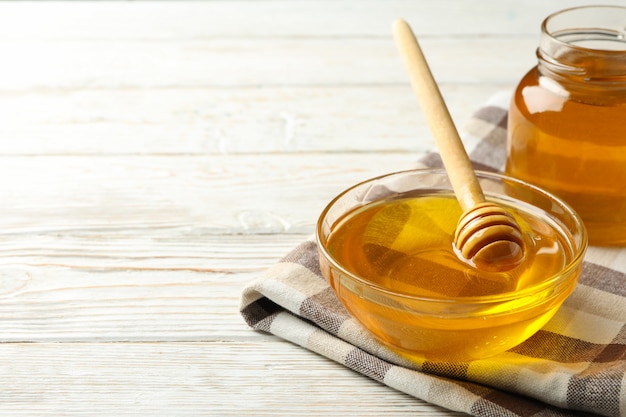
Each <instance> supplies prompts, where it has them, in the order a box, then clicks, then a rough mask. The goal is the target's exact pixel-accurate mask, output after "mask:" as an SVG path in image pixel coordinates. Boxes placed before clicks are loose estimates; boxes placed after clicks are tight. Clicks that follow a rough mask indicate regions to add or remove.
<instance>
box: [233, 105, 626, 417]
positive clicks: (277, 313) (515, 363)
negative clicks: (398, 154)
mask: <svg viewBox="0 0 626 417" xmlns="http://www.w3.org/2000/svg"><path fill="white" fill-rule="evenodd" d="M508 97H509V95H508V94H500V95H497V96H495V97H494V98H493V99H492V100H490V101H489V102H488V103H487V104H486V105H485V106H484V107H483V108H481V109H480V110H479V111H478V112H477V113H476V114H475V115H474V117H473V118H472V119H471V120H470V121H469V123H468V124H467V126H466V127H465V129H464V132H466V133H465V134H464V135H463V138H464V141H465V142H466V145H467V147H468V151H469V153H470V156H471V157H472V160H473V161H475V163H476V166H477V167H479V168H481V169H485V170H492V171H493V170H501V169H502V167H503V165H504V160H505V148H504V146H505V145H504V141H505V132H506V108H507V107H508ZM438 164H440V160H439V159H438V157H437V156H436V155H428V156H427V157H426V158H425V159H424V160H423V161H422V162H421V163H420V166H421V165H425V166H433V165H438ZM241 314H242V315H243V317H244V319H245V320H246V322H247V323H248V324H249V325H250V326H251V327H252V328H254V329H256V330H260V331H265V332H269V333H272V334H275V335H277V336H279V337H281V338H284V339H286V340H289V341H291V342H293V343H296V344H298V345H301V346H303V347H305V348H307V349H310V350H312V351H314V352H317V353H319V354H321V355H324V356H326V357H328V358H331V359H333V360H335V361H337V362H339V363H341V364H343V365H345V366H347V367H349V368H351V369H353V370H355V371H357V372H359V373H361V374H363V375H366V376H368V377H370V378H373V379H375V380H377V381H380V382H381V383H383V384H386V385H388V386H389V387H392V388H395V389H397V390H400V391H402V392H405V393H408V394H410V395H413V396H415V397H417V398H420V399H422V400H425V401H428V402H430V403H433V404H437V405H440V406H442V407H445V408H448V409H450V410H455V411H461V412H465V413H467V414H470V415H474V416H484V417H487V416H489V417H496V416H497V417H501V416H510V417H531V416H534V417H548V416H550V417H556V416H593V415H603V416H621V417H624V416H626V248H625V249H619V248H610V249H609V248H596V247H591V248H589V251H588V253H587V256H586V258H585V264H584V268H583V273H582V276H581V279H580V283H579V285H578V287H577V288H576V290H575V291H574V293H573V294H572V295H571V296H570V297H569V298H568V299H567V300H566V302H565V303H564V305H563V307H562V308H561V309H560V310H559V312H558V313H557V314H556V316H555V317H554V318H553V319H552V320H551V321H550V322H549V323H548V324H546V326H545V327H544V328H543V329H541V330H540V331H539V332H537V333H536V334H535V335H534V336H532V337H531V338H530V339H529V340H527V341H526V342H524V343H522V344H521V345H519V346H517V347H516V348H514V349H511V350H510V351H508V352H505V353H503V354H501V355H498V356H496V357H493V358H490V359H486V360H478V361H472V362H463V363H437V362H429V361H424V362H422V363H410V362H408V361H406V360H405V359H403V358H401V357H399V356H397V355H395V354H394V353H392V352H391V351H389V350H387V349H386V348H385V347H383V346H382V345H381V344H379V343H378V342H377V341H376V340H374V339H373V338H372V337H371V336H370V335H369V333H368V332H367V331H366V330H364V329H363V328H362V327H361V326H360V325H359V324H358V323H356V321H355V320H354V319H352V318H351V317H350V316H349V315H348V313H347V312H346V311H345V310H344V309H343V307H342V306H341V305H340V303H339V301H338V300H337V298H336V297H335V295H334V293H333V291H332V289H331V288H330V287H329V286H328V284H327V283H326V281H325V279H324V278H323V277H322V276H321V272H320V269H319V264H318V258H317V247H316V244H315V242H314V241H313V239H310V240H307V241H305V242H303V243H302V244H300V245H299V246H298V247H296V248H294V249H293V250H292V252H291V253H289V254H288V255H287V256H286V257H285V258H284V259H283V260H281V261H280V262H279V263H278V264H276V265H274V266H273V267H271V268H270V269H269V270H268V271H267V272H266V273H265V274H264V275H263V277H261V278H260V279H258V280H256V281H254V282H252V283H250V284H249V285H248V286H246V287H245V289H244V291H243V294H242V298H241Z"/></svg>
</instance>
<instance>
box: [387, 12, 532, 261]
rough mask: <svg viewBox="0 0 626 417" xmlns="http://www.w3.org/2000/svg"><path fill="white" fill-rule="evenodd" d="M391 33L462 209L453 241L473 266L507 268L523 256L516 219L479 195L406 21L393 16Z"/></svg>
mask: <svg viewBox="0 0 626 417" xmlns="http://www.w3.org/2000/svg"><path fill="white" fill-rule="evenodd" d="M393 34H394V38H395V41H396V44H397V46H398V49H399V50H400V54H401V56H402V59H403V61H404V64H405V66H406V69H407V72H408V74H409V79H410V81H411V86H412V87H413V91H414V92H415V95H416V96H417V99H418V101H419V103H420V106H421V108H422V111H423V113H424V116H425V117H426V120H427V121H428V124H429V126H430V130H431V131H432V133H433V135H434V137H435V142H436V144H437V147H438V149H439V152H440V154H441V159H442V160H443V163H444V166H445V168H446V171H447V173H448V177H449V179H450V183H451V184H452V188H453V190H454V194H455V195H456V198H457V200H458V201H459V204H460V205H461V209H462V210H463V214H462V215H461V218H460V219H459V223H458V224H457V227H456V231H455V235H454V245H455V246H456V248H457V250H458V251H459V252H460V254H461V256H462V257H463V258H465V260H470V261H471V262H473V263H474V265H475V266H476V267H477V268H479V269H482V270H486V271H507V270H509V269H512V268H514V267H515V266H517V265H519V264H520V262H521V261H522V260H523V258H524V250H523V248H524V242H523V240H522V232H521V229H520V227H519V225H518V224H517V222H516V221H515V218H514V217H513V216H512V215H511V214H510V213H509V212H508V211H506V210H505V209H503V208H502V207H500V206H498V205H497V204H494V203H490V202H487V201H486V200H485V196H484V194H483V191H482V188H481V186H480V184H479V182H478V180H477V179H476V174H475V173H474V169H473V167H472V163H471V161H470V159H469V156H468V155H467V152H466V151H465V148H464V146H463V142H462V141H461V138H460V137H459V133H458V132H457V130H456V128H455V126H454V122H453V121H452V117H451V116H450V113H449V112H448V108H447V107H446V104H445V102H444V100H443V97H442V96H441V92H440V91H439V87H438V86H437V83H436V82H435V79H434V78H433V75H432V73H431V71H430V68H429V67H428V63H427V62H426V58H424V54H423V53H422V50H421V48H420V46H419V44H418V42H417V39H416V38H415V35H414V34H413V31H412V30H411V27H410V26H409V25H408V23H406V22H405V21H404V20H401V19H398V20H396V21H395V22H394V23H393Z"/></svg>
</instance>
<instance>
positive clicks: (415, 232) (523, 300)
mask: <svg viewBox="0 0 626 417" xmlns="http://www.w3.org/2000/svg"><path fill="white" fill-rule="evenodd" d="M499 204H501V205H502V206H503V207H505V208H506V209H507V210H508V211H510V212H511V213H512V214H513V215H514V217H515V218H516V220H517V221H518V223H519V224H520V227H521V228H522V233H523V237H524V247H525V257H524V261H523V262H522V263H521V264H520V265H519V266H517V267H516V268H514V269H512V270H510V271H506V272H486V271H481V270H479V269H477V268H476V267H474V266H473V265H471V264H468V262H467V261H466V260H463V259H461V258H460V257H459V255H458V254H457V253H456V250H455V248H454V245H453V235H454V230H455V228H456V223H457V221H458V219H459V217H460V215H461V208H460V206H459V204H458V202H457V200H456V198H455V197H454V195H453V194H452V193H433V194H430V193H427V192H425V193H423V194H419V195H415V194H413V195H410V196H404V197H402V196H401V197H398V196H390V197H389V198H385V199H381V200H379V201H375V202H372V203H370V204H366V205H364V206H361V207H359V208H357V209H355V210H354V211H351V212H349V213H347V214H346V215H345V216H344V217H343V218H342V219H341V221H340V222H339V223H338V224H337V225H336V226H335V227H334V228H333V232H332V233H331V234H330V236H329V237H328V241H327V243H326V244H325V247H326V250H327V251H328V253H329V254H330V257H331V258H333V259H334V260H335V261H336V262H337V263H338V264H339V265H341V267H342V268H344V269H345V270H349V271H351V272H352V273H353V274H354V275H356V276H358V277H361V278H362V279H363V280H365V281H367V283H368V284H369V285H371V286H373V287H376V288H378V289H380V290H381V292H380V293H376V292H372V293H371V294H368V293H367V289H364V288H362V287H360V286H359V285H352V284H350V283H349V282H348V280H347V279H345V280H343V281H342V282H340V284H337V285H335V290H336V291H337V294H338V295H339V297H340V299H341V301H342V302H343V304H344V305H345V306H346V307H347V309H348V310H349V311H350V312H351V313H352V314H353V315H355V316H356V317H357V319H358V320H359V321H361V322H362V323H364V324H365V326H366V327H367V328H368V329H369V330H370V331H371V332H372V333H373V334H374V335H375V336H376V337H377V338H378V339H379V340H381V341H382V342H383V343H385V344H387V345H389V346H392V347H393V349H394V350H396V351H397V352H399V353H401V354H403V355H405V356H407V357H409V358H417V359H419V358H425V359H431V360H447V361H450V360H454V361H460V360H468V359H476V358H482V357H485V356H490V355H492V354H494V353H496V352H499V351H501V350H504V349H506V348H510V347H512V346H514V345H516V344H518V343H520V342H521V341H523V340H525V339H526V338H528V337H529V336H530V335H532V334H533V333H535V332H536V331H537V330H538V329H539V328H540V327H541V326H543V325H544V324H545V323H546V321H547V320H548V319H549V318H550V317H552V315H553V314H554V312H555V311H556V309H557V308H558V306H559V305H560V303H561V302H562V301H563V300H564V298H566V297H567V295H569V293H570V292H571V290H572V289H573V285H575V283H572V282H570V283H568V284H567V286H568V288H567V289H565V290H563V289H561V290H560V291H554V288H550V290H549V291H544V292H541V291H537V292H531V293H529V295H528V296H526V297H520V298H515V297H513V298H511V299H508V301H503V302H500V301H498V302H490V300H489V296H494V297H495V298H498V297H499V296H500V295H501V294H507V293H508V294H515V293H524V292H525V291H526V290H528V289H530V288H535V287H538V286H539V287H540V286H541V285H542V284H541V283H542V281H544V280H546V278H547V277H552V276H558V275H559V273H560V271H562V270H563V269H564V267H565V266H566V265H567V264H568V263H569V262H570V261H571V259H572V257H573V253H574V250H573V248H572V247H571V245H570V243H568V240H567V239H566V238H565V237H564V235H563V233H562V231H561V230H559V228H558V227H557V226H556V225H555V224H551V223H550V222H547V221H546V219H545V218H543V217H542V216H540V215H537V214H533V213H531V212H529V211H527V210H524V209H522V207H521V206H515V205H507V203H505V202H500V203H499ZM327 274H328V272H327ZM339 280H340V281H341V278H339ZM382 294H385V295H382ZM391 294H395V295H398V297H393V296H391ZM387 295H389V298H387ZM555 295H556V296H555ZM485 297H487V298H486V299H485ZM474 299H478V300H481V301H477V302H476V303H474V301H472V302H471V303H466V302H465V300H474ZM423 300H442V302H434V303H430V304H429V303H428V302H425V303H424V302H423ZM414 302H415V303H414Z"/></svg>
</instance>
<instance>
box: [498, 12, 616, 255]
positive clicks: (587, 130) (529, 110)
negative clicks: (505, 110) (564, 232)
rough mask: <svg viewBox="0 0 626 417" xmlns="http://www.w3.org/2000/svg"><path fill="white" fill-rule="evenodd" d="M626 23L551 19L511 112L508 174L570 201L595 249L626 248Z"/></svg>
mask: <svg viewBox="0 0 626 417" xmlns="http://www.w3.org/2000/svg"><path fill="white" fill-rule="evenodd" d="M624 21H626V8H624V7H607V6H599V7H582V8H575V9H570V10H566V11H563V12H560V13H556V14H555V15H553V16H550V17H548V18H547V19H546V21H545V22H544V24H543V26H542V37H541V45H540V47H539V49H538V51H537V56H538V65H537V66H536V67H535V68H533V69H532V70H531V71H529V72H528V73H527V74H526V75H525V76H524V77H523V78H522V80H521V81H520V83H519V85H518V87H517V89H516V91H515V94H514V97H513V100H512V101H511V106H510V112H509V120H508V142H507V155H508V159H507V165H506V173H507V175H509V176H512V177H516V178H520V179H522V180H524V181H526V182H529V183H532V184H536V185H538V186H540V187H541V188H543V189H546V190H548V191H550V192H552V193H554V194H556V195H557V196H559V197H561V198H563V199H564V200H565V201H566V202H568V203H569V204H570V205H571V206H572V207H573V208H574V209H575V210H576V211H577V212H578V213H579V214H580V216H581V217H582V218H583V221H584V223H585V226H586V228H587V230H588V232H589V240H590V242H591V243H593V244H602V245H624V244H626V38H625V37H624ZM574 22H575V23H574Z"/></svg>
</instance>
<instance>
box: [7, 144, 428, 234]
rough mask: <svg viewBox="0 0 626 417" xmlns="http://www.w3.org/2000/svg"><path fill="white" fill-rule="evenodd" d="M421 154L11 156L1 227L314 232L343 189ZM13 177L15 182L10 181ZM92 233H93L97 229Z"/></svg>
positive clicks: (12, 230)
mask: <svg viewBox="0 0 626 417" xmlns="http://www.w3.org/2000/svg"><path fill="white" fill-rule="evenodd" d="M418 157H419V154H415V155H412V154H406V153H402V152H400V153H386V154H376V153H373V154H367V153H366V154H364V153H356V154H350V153H340V154H315V153H312V154H292V155H283V154H268V155H254V154H252V155H213V156H188V157H182V156H177V157H167V156H161V157H156V156H155V157H152V156H145V157H142V156H116V157H107V156H103V157H96V156H93V157H89V156H84V157H79V156H75V157H72V156H69V157H68V156H66V157H61V156H59V157H55V156H38V157H29V156H25V157H5V158H2V160H1V163H0V177H1V178H5V182H4V183H3V185H2V187H1V188H0V198H2V201H4V202H5V203H4V204H2V205H0V232H1V233H0V236H2V237H3V239H4V240H5V241H6V242H9V243H10V242H11V237H12V236H16V237H17V238H18V239H19V235H20V234H31V236H33V235H34V236H37V235H43V234H50V235H52V236H62V235H64V234H70V235H71V234H72V233H84V236H86V237H87V238H91V239H93V240H94V242H104V240H105V239H107V238H112V239H114V240H115V239H124V238H126V237H130V238H139V239H141V238H142V236H143V233H144V232H145V236H150V234H151V233H156V234H157V236H158V235H159V234H163V233H165V234H168V233H172V232H171V231H173V233H174V234H175V235H176V234H178V235H179V236H181V238H183V239H186V238H188V237H187V236H186V235H189V237H190V238H192V239H193V235H194V234H200V235H222V234H233V233H243V234H267V233H296V234H305V233H312V232H313V226H314V224H315V222H316V220H317V217H318V215H319V213H320V212H321V210H322V209H323V207H324V205H325V204H326V203H327V202H328V201H330V199H331V198H333V197H334V196H335V195H336V194H337V193H339V192H340V191H342V190H343V189H345V188H347V187H349V186H351V185H353V184H355V183H357V182H360V181H362V180H364V179H367V178H369V177H372V176H376V175H380V174H383V173H387V172H392V171H396V170H399V169H408V168H411V167H412V166H414V161H416V160H417V159H418ZM8 179H11V181H8ZM90 234H91V236H90Z"/></svg>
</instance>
